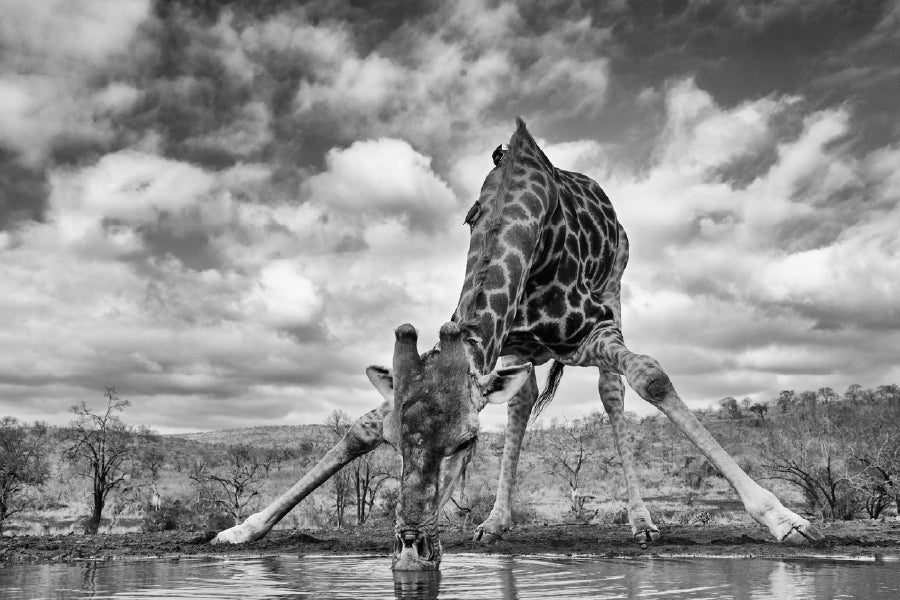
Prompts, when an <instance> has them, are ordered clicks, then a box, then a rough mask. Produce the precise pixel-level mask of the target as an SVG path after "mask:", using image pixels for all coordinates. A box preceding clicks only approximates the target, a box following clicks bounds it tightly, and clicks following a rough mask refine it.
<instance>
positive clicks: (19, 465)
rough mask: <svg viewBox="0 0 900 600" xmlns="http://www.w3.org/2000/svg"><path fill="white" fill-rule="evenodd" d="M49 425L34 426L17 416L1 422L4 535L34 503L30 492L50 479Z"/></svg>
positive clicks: (0, 519) (0, 489)
mask: <svg viewBox="0 0 900 600" xmlns="http://www.w3.org/2000/svg"><path fill="white" fill-rule="evenodd" d="M46 435H47V426H46V425H44V424H43V423H34V424H33V425H31V426H28V425H26V424H25V423H22V422H21V421H19V420H18V419H15V418H13V417H3V419H0V532H2V531H3V524H4V523H5V522H6V520H7V519H9V518H10V517H11V516H13V515H15V514H18V513H20V512H22V511H23V510H26V509H28V508H29V507H30V506H31V505H32V504H33V502H34V497H33V496H32V495H30V494H29V493H28V492H29V490H33V489H36V488H40V487H42V486H43V485H44V483H45V482H46V481H47V478H48V477H49V476H50V470H49V467H48V465H47V462H46V460H45V452H46V447H45V444H44V442H45V437H46Z"/></svg>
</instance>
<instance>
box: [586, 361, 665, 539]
mask: <svg viewBox="0 0 900 600" xmlns="http://www.w3.org/2000/svg"><path fill="white" fill-rule="evenodd" d="M599 389H600V400H601V401H602V402H603V408H604V409H606V414H607V415H609V422H610V425H611V426H612V430H613V440H614V441H615V443H616V451H617V452H618V454H619V460H620V461H621V462H622V474H623V475H624V477H625V488H626V489H627V491H628V522H629V523H630V524H631V534H632V535H633V536H634V538H635V539H636V540H637V541H638V542H639V543H640V545H641V548H646V547H647V544H649V543H650V542H655V541H656V540H658V539H659V529H658V528H657V527H656V525H654V524H653V520H652V519H651V518H650V511H649V510H647V507H646V505H645V504H644V499H643V498H642V497H641V484H640V480H639V479H638V475H637V471H636V470H635V468H634V455H633V454H632V452H631V444H630V443H629V442H628V436H627V435H626V434H625V412H624V402H623V400H622V397H623V395H624V393H625V386H624V385H623V384H622V377H621V376H620V375H619V374H618V373H615V372H614V371H609V370H606V369H601V370H600V383H599Z"/></svg>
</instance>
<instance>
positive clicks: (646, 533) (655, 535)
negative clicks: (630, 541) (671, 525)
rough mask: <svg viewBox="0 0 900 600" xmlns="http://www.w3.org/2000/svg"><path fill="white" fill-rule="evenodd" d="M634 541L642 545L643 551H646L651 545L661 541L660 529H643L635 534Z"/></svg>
mask: <svg viewBox="0 0 900 600" xmlns="http://www.w3.org/2000/svg"><path fill="white" fill-rule="evenodd" d="M634 539H635V540H637V541H638V543H639V544H640V545H641V550H646V549H647V546H648V545H649V544H652V543H653V542H655V541H657V540H658V539H659V529H655V528H654V529H650V528H649V527H648V528H646V529H642V530H641V531H638V532H637V533H636V534H634Z"/></svg>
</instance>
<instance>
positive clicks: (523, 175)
mask: <svg viewBox="0 0 900 600" xmlns="http://www.w3.org/2000/svg"><path fill="white" fill-rule="evenodd" d="M517 123H518V128H517V129H516V132H515V133H514V134H513V136H512V138H511V139H510V141H509V150H508V151H507V152H506V154H505V155H504V156H503V159H502V161H501V162H500V165H499V166H498V167H497V168H496V169H494V170H493V171H491V173H490V174H489V175H488V178H487V179H486V180H485V183H484V186H483V187H482V190H481V195H480V196H479V200H478V203H477V204H476V206H475V207H473V211H474V213H473V212H472V211H470V215H472V216H473V218H474V222H473V223H472V235H471V238H470V240H469V254H468V258H467V261H466V276H465V280H464V282H463V289H462V292H461V293H460V299H459V304H458V305H457V308H456V311H455V313H454V316H453V318H454V320H455V321H457V322H459V323H460V324H461V325H463V326H464V327H465V328H467V329H468V330H469V331H470V332H471V333H472V336H471V337H472V338H473V340H472V344H471V346H470V347H469V349H468V350H469V353H470V359H471V362H472V365H473V367H474V368H475V370H476V371H478V372H480V373H487V372H489V371H491V370H492V369H493V368H494V366H495V365H496V362H497V359H498V358H499V357H500V352H501V350H502V348H503V344H504V342H505V340H506V337H507V335H508V334H509V332H510V330H511V329H512V326H513V323H514V321H515V318H516V309H517V307H518V304H519V300H520V298H521V297H522V293H523V291H524V289H525V283H526V281H527V279H528V273H529V270H530V267H531V265H532V264H533V262H534V259H535V256H536V255H537V254H538V253H539V247H540V240H541V233H542V228H543V226H544V224H545V223H546V221H547V219H548V218H549V216H550V215H551V214H552V213H553V211H554V210H555V208H556V203H557V189H556V182H555V170H554V168H553V165H552V164H550V161H549V160H547V157H546V156H544V153H543V152H541V150H540V148H538V146H537V144H536V143H535V141H534V139H533V138H532V137H531V135H530V134H529V133H528V130H527V129H526V128H525V124H524V123H523V122H522V121H521V120H518V121H517Z"/></svg>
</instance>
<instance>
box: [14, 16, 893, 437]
mask: <svg viewBox="0 0 900 600" xmlns="http://www.w3.org/2000/svg"><path fill="white" fill-rule="evenodd" d="M7 4H9V7H8V11H7V13H8V15H6V16H5V17H4V19H3V20H2V22H0V44H2V47H3V52H2V54H0V100H2V101H0V312H2V314H3V315H4V318H5V322H6V323H8V326H7V327H4V328H3V329H2V330H0V345H2V346H3V347H4V348H8V351H7V352H6V353H4V354H3V356H0V398H2V400H0V411H5V412H12V413H14V414H26V413H27V414H28V415H33V416H48V415H49V416H50V417H51V418H52V419H55V421H56V422H60V420H62V421H64V420H65V418H66V416H65V414H64V408H65V407H66V406H67V405H68V404H70V403H72V402H73V401H75V400H77V399H81V398H90V397H91V394H94V393H95V392H96V391H97V390H102V389H103V386H105V385H116V386H118V387H119V389H120V392H121V393H122V394H123V396H125V397H130V398H132V399H134V400H135V406H134V407H133V408H132V411H133V415H134V419H135V420H136V421H144V422H147V423H150V424H157V425H159V426H163V427H169V428H179V427H182V428H184V427H188V428H205V427H221V426H226V425H232V424H235V423H243V422H246V421H247V420H248V419H254V420H256V422H267V423H268V422H271V423H277V422H279V419H297V420H300V421H316V420H321V418H323V417H324V415H325V414H327V413H328V412H330V410H331V409H333V408H334V407H340V408H343V409H344V410H348V411H349V412H353V413H361V412H362V411H363V410H366V409H368V408H370V407H371V406H372V405H374V404H376V403H377V402H378V396H377V394H375V393H374V392H373V391H372V390H371V389H370V388H369V384H368V382H367V381H366V379H365V377H364V375H363V369H364V367H365V366H366V365H368V364H372V363H382V364H384V363H389V362H390V351H391V346H392V334H391V331H392V330H393V329H394V328H395V327H396V326H398V325H399V324H401V323H403V322H411V323H413V324H414V325H416V327H418V328H419V330H420V335H421V339H422V342H421V347H422V348H423V349H424V348H426V347H427V346H428V345H429V344H431V343H433V342H434V341H436V340H435V338H436V333H437V330H438V328H439V327H440V324H441V323H442V322H443V321H445V320H447V319H448V318H449V316H450V314H451V313H452V311H453V308H454V306H455V303H456V301H457V298H458V295H459V291H460V286H461V284H462V279H463V269H464V264H465V253H466V247H467V242H468V232H467V228H466V227H465V226H463V225H462V223H461V221H462V217H463V215H464V214H465V210H466V209H467V207H468V205H469V204H470V203H471V202H472V201H474V200H475V199H476V198H477V195H478V191H479V188H480V185H481V182H482V180H483V177H484V176H485V174H486V173H487V172H488V170H489V169H490V168H491V162H490V154H491V151H492V150H493V148H494V147H496V146H497V145H498V144H500V143H502V142H506V141H507V140H508V139H509V136H510V134H511V133H512V129H513V123H514V121H513V118H514V117H515V116H516V115H517V114H521V115H522V116H523V117H525V119H526V120H527V121H528V123H529V126H530V128H531V130H532V132H533V133H534V135H535V136H536V137H537V138H539V140H540V143H541V145H542V147H544V148H545V150H546V151H547V153H548V155H549V156H550V157H551V159H552V160H553V161H554V164H556V165H557V166H559V167H560V168H564V169H571V170H576V171H579V172H583V173H586V174H588V175H591V176H592V177H594V178H595V179H596V180H597V181H598V182H600V184H601V185H602V186H603V187H604V189H605V190H606V191H607V193H608V194H609V195H610V197H611V198H612V200H613V202H614V204H615V207H616V210H617V211H618V214H619V216H620V218H621V220H622V222H623V224H624V226H625V227H626V229H627V231H628V234H629V237H630V239H631V243H632V254H631V262H630V266H629V268H628V270H627V272H626V276H625V288H624V291H623V301H624V313H625V335H626V339H627V340H628V341H629V343H630V344H631V345H632V346H633V347H634V348H635V349H636V350H638V351H642V352H646V353H648V354H652V355H654V356H657V357H658V358H660V360H661V361H662V363H663V365H664V366H666V368H667V369H669V370H670V371H671V372H672V375H673V379H674V380H675V383H676V386H678V387H679V389H682V390H683V391H684V395H685V397H686V398H688V399H690V400H691V401H692V402H695V401H696V402H699V401H702V400H705V401H712V400H716V399H718V398H720V397H722V396H723V395H734V396H739V397H742V396H744V395H754V397H756V398H757V399H766V397H767V396H766V395H767V394H772V393H774V392H775V391H777V390H778V389H780V386H788V387H789V388H791V389H794V388H799V389H802V388H803V387H804V386H805V387H821V385H822V384H827V385H832V386H834V387H837V388H840V387H841V386H842V385H845V384H847V383H850V382H855V381H858V382H859V383H862V384H865V385H870V384H875V383H878V382H884V381H886V380H890V378H891V377H895V378H896V377H897V376H900V372H898V367H897V366H896V365H894V364H892V363H891V362H890V359H889V358H887V357H890V356H892V354H893V352H894V349H895V348H896V345H897V342H898V341H900V339H898V335H900V334H897V332H896V323H897V317H898V315H897V312H896V309H895V308H894V304H895V303H894V302H892V300H893V299H894V298H896V297H897V292H898V290H897V289H896V285H894V280H895V279H896V277H894V275H893V274H894V273H896V272H897V271H898V269H897V267H898V259H897V246H896V243H895V242H894V237H896V236H894V235H893V232H894V231H896V229H897V226H898V224H900V223H898V220H900V216H898V212H897V208H896V207H897V204H898V203H897V198H898V194H900V179H898V175H897V170H896V168H895V165H896V164H897V161H898V160H900V151H898V143H897V129H896V126H895V121H896V115H895V112H896V109H895V107H894V105H895V104H896V102H891V100H893V98H894V96H896V94H895V93H894V92H895V91H896V90H894V89H893V87H892V86H893V84H892V81H893V80H891V78H890V74H891V73H892V72H893V71H891V69H894V66H893V65H888V64H887V63H885V62H884V61H885V60H887V59H886V58H884V57H888V56H893V55H895V54H896V53H895V52H892V50H893V49H894V46H895V45H896V42H897V36H896V35H895V33H894V32H895V30H896V27H892V25H893V24H894V21H895V20H896V9H895V8H892V7H891V6H889V5H888V4H878V3H876V4H873V5H871V6H869V5H867V6H866V7H855V8H854V9H853V10H845V9H844V8H842V6H843V5H842V3H839V2H815V3H788V4H785V5H783V6H782V5H779V6H777V7H773V6H768V5H766V6H763V5H746V3H740V2H731V3H723V4H716V5H710V4H709V3H705V2H687V3H675V4H672V3H668V4H665V5H662V4H660V5H653V6H650V5H647V6H644V5H638V4H633V3H632V4H629V3H621V2H619V3H595V4H593V5H591V6H589V7H582V6H579V5H577V4H570V5H566V6H564V7H563V6H557V5H556V4H553V3H551V4H547V3H542V2H530V1H525V0H522V1H520V2H516V3H500V4H497V3H492V2H485V1H483V0H465V1H463V2H457V3H443V4H441V3H418V2H417V3H409V2H392V3H388V4H385V3H378V4H377V5H374V4H373V5H371V6H369V5H366V6H362V5H351V4H348V3H334V2H317V1H314V2H308V3H304V4H302V5H291V6H285V5H283V4H282V3H240V2H237V3H225V4H213V5H209V6H202V7H201V6H197V5H196V3H177V2H164V3H155V4H154V5H152V6H150V5H148V4H147V3H145V2H137V1H135V2H127V3H123V2H118V1H117V2H115V3H110V2H96V3H82V2H52V3H43V4H41V5H40V6H39V7H33V6H31V4H28V3H23V2H18V1H16V2H13V3H7ZM593 378H594V376H593V375H592V374H591V373H590V372H589V370H575V369H570V370H569V371H568V372H567V376H566V380H565V381H566V383H564V385H565V386H567V387H566V388H565V389H564V390H563V391H564V392H566V393H565V394H563V393H562V392H561V396H560V398H561V401H560V402H557V403H556V404H554V406H553V407H551V409H550V410H551V412H550V413H549V416H553V415H554V414H564V413H566V412H568V413H569V414H570V415H573V416H577V415H578V414H580V413H581V412H585V411H586V410H588V409H591V408H595V407H596V406H597V404H596V397H595V394H594V393H593V390H594V389H595V382H594V381H593ZM585 390H590V392H589V393H588V394H585V393H584V391H585ZM564 396H570V397H572V396H574V397H575V398H573V399H570V400H567V401H562V399H563V398H564ZM98 398H99V396H98ZM578 398H580V400H579V399H578ZM638 404H640V403H639V402H636V401H634V400H630V407H632V408H636V406H637V405H638ZM553 411H560V412H553ZM29 418H33V417H31V416H30V417H29ZM486 421H487V422H489V423H491V424H497V423H501V422H502V421H503V410H500V411H499V412H498V413H497V415H495V416H488V417H486Z"/></svg>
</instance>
